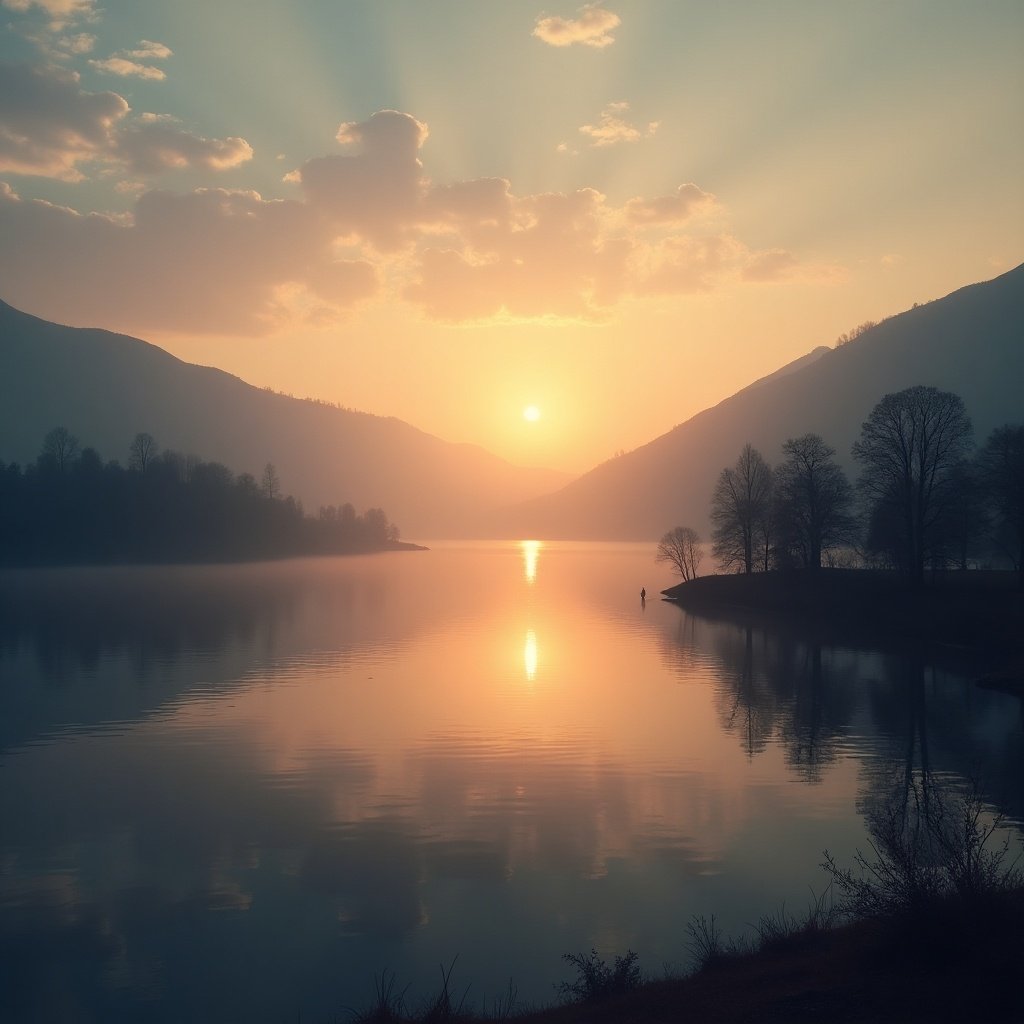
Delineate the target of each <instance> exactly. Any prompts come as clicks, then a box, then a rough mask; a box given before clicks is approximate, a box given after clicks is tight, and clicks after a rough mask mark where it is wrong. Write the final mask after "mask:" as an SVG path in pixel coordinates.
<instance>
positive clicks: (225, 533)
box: [0, 427, 399, 565]
mask: <svg viewBox="0 0 1024 1024" xmlns="http://www.w3.org/2000/svg"><path fill="white" fill-rule="evenodd" d="M398 538H399V531H398V527H397V526H395V525H394V524H393V523H390V522H389V521H388V517H387V516H386V515H385V513H384V511H383V510H382V509H379V508H371V509H369V510H368V511H366V512H364V513H363V514H362V515H359V514H357V513H356V510H355V509H354V508H353V507H352V505H350V504H347V503H346V504H342V505H339V506H334V505H327V506H322V507H321V508H320V509H319V513H318V514H317V515H316V516H309V515H307V514H306V513H305V510H304V508H303V506H302V503H301V502H300V501H296V500H295V499H294V498H293V497H291V496H290V495H288V496H283V495H282V494H281V483H280V479H279V477H278V474H277V470H276V469H275V467H274V466H273V464H272V463H269V462H268V463H267V465H266V466H265V467H264V470H263V474H262V476H261V478H260V480H256V478H255V477H253V476H252V474H250V473H238V474H237V475H236V474H235V473H233V472H232V471H231V470H230V469H228V467H227V466H225V465H223V464H222V463H219V462H204V461H203V460H202V459H200V458H199V457H198V456H195V455H182V454H181V453H179V452H175V451H171V450H164V451H161V450H160V449H159V447H158V445H157V443H156V440H155V438H154V437H153V436H152V435H151V434H148V433H139V434H136V435H135V437H134V438H133V439H132V441H131V443H130V444H129V446H128V464H127V466H126V467H125V466H122V465H121V464H120V463H119V462H117V461H116V460H112V461H109V462H104V461H103V459H102V458H101V457H100V455H99V453H98V452H97V451H96V450H95V449H94V448H90V447H84V448H83V447H82V446H81V445H80V444H79V441H78V439H77V438H76V437H75V436H74V435H73V434H72V433H71V432H70V431H69V430H67V429H66V428H65V427H55V428H54V429H53V430H51V431H50V432H49V433H48V434H47V435H46V437H45V438H44V440H43V445H42V450H41V451H40V453H39V455H38V457H37V458H36V460H35V462H33V463H30V464H28V465H26V466H25V467H24V468H22V467H21V466H19V465H18V464H17V463H10V464H8V465H5V464H4V463H3V462H2V461H0V565H45V564H50V565H65V564H96V563H143V562H164V563H166V562H204V561H240V560H247V559H261V558H282V557H291V556H297V555H324V554H348V553H354V552H362V551H378V550H382V549H385V548H389V547H395V546H396V545H397V544H398Z"/></svg>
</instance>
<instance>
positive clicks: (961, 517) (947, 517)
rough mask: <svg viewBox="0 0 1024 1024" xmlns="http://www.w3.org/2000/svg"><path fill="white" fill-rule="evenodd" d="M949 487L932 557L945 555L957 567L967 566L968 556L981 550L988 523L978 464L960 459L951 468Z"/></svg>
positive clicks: (964, 567) (963, 567)
mask: <svg viewBox="0 0 1024 1024" xmlns="http://www.w3.org/2000/svg"><path fill="white" fill-rule="evenodd" d="M949 487H950V493H949V502H948V503H947V505H946V508H945V512H944V515H943V517H942V521H941V523H940V524H939V527H938V532H939V535H940V542H939V544H940V546H939V549H938V550H937V551H936V554H935V558H939V557H944V558H945V559H947V560H948V561H950V562H952V563H953V564H954V565H956V566H957V567H958V568H959V569H966V568H967V565H968V561H969V559H970V557H971V556H972V555H974V554H977V553H978V551H979V550H980V547H981V543H982V539H983V537H984V534H985V532H986V526H987V523H988V510H987V509H986V507H985V495H984V492H983V490H982V487H981V482H980V475H979V470H978V466H977V465H976V464H975V463H974V462H971V461H969V460H968V459H961V460H960V461H959V462H958V463H957V464H956V465H955V466H953V468H952V469H951V470H950V474H949Z"/></svg>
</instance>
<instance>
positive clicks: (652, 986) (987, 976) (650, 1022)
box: [355, 888, 1024, 1024]
mask: <svg viewBox="0 0 1024 1024" xmlns="http://www.w3.org/2000/svg"><path fill="white" fill-rule="evenodd" d="M706 924H707V922H705V925H706ZM776 924H778V922H776ZM763 926H764V922H762V934H761V939H760V941H759V942H757V943H756V945H757V946H758V948H756V949H751V948H747V949H742V948H741V949H736V948H735V947H733V948H729V945H728V944H727V943H726V944H724V948H722V947H720V948H717V949H709V948H708V945H707V940H708V936H707V932H706V931H705V932H704V933H703V935H702V936H701V938H702V940H703V942H704V945H703V946H702V948H700V949H698V950H697V951H696V952H697V954H698V959H700V960H701V961H702V966H701V967H700V968H699V969H698V970H697V971H696V972H695V973H693V974H691V975H690V976H688V977H685V978H673V977H667V978H662V979H659V980H651V981H646V982H642V983H640V984H639V985H638V986H636V987H633V988H630V989H629V990H628V991H621V992H613V993H611V994H608V995H605V996H604V997H600V998H595V999H586V998H584V999H579V1000H577V1001H574V1002H571V1003H568V1004H563V1005H558V1006H552V1007H549V1008H546V1009H542V1010H534V1011H521V1010H519V1009H518V1008H517V1007H516V1006H515V1003H514V1001H512V1002H511V1004H510V1002H509V1000H508V998H507V997H506V998H505V999H504V1000H502V999H497V1000H495V1001H494V1003H493V1004H492V1005H490V1006H486V1007H484V1008H483V1010H482V1011H481V1010H480V1009H477V1010H469V1011H467V1009H466V1006H467V1005H468V1004H470V1003H472V989H470V990H469V992H468V993H467V992H466V983H465V982H464V981H463V983H462V984H461V985H460V980H459V979H458V977H457V970H455V971H454V972H453V974H452V976H450V977H449V978H448V986H447V988H444V987H443V986H442V987H441V989H440V991H439V993H438V994H437V995H435V996H434V997H432V998H431V999H428V1000H425V1001H424V1002H423V1004H422V1005H420V1006H419V1007H417V1008H412V1009H410V1008H409V1007H408V1006H407V1005H406V1001H407V1000H409V996H408V994H407V993H405V994H402V993H400V992H399V991H398V988H397V986H395V987H392V988H391V989H390V991H389V996H390V1002H389V1001H387V1000H382V1002H381V1004H380V1005H378V1006H376V1007H374V1008H370V1009H368V1010H366V1011H365V1012H364V1013H363V1014H361V1015H358V1016H357V1017H356V1018H355V1019H356V1020H358V1021H361V1022H365V1024H369V1022H385V1021H387V1022H395V1024H398V1022H413V1021H416V1022H432V1021H436V1022H440V1021H449V1022H460V1024H479V1022H483V1021H493V1020H511V1021H520V1022H522V1024H584V1022H587V1024H670V1022H671V1024H677V1022H693V1024H754V1022H757V1024H761V1022H779V1024H812V1022H814V1024H821V1022H828V1024H987V1022H992V1024H995V1022H1000V1024H1012V1022H1019V1021H1022V1020H1024V944H1022V943H1021V936H1022V935H1024V890H1022V889H1020V888H1017V889H1015V890H1013V891H1010V892H1006V893H1003V894H1001V895H999V896H998V897H992V898H986V899H984V900H966V901H965V900H958V899H950V900H946V901H943V902H942V903H940V904H937V905H934V906H931V907H929V908H927V909H921V910H917V911H910V910H908V911H905V912H903V913H901V914H898V915H892V916H888V917H885V918H883V919H874V920H860V921H854V922H852V923H849V924H846V925H842V926H840V927H823V926H821V923H820V922H819V921H817V920H809V921H805V922H804V923H802V924H801V925H799V926H792V927H790V928H785V927H783V928H780V929H778V930H777V931H775V932H773V929H772V928H770V927H769V928H768V929H767V930H765V929H764V927H763ZM456 967H457V965H456ZM580 977H581V978H582V975H581V976H580ZM409 1001H410V1002H413V1001H412V1000H409Z"/></svg>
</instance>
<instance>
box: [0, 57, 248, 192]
mask: <svg viewBox="0 0 1024 1024" xmlns="http://www.w3.org/2000/svg"><path fill="white" fill-rule="evenodd" d="M128 115H129V107H128V103H127V102H126V101H125V99H124V98H123V97H121V96H119V95H118V94H117V93H114V92H100V93H92V92H86V91H85V90H83V89H82V88H81V85H80V84H79V78H78V75H77V74H75V73H74V72H71V71H68V70H66V69H63V68H57V67H52V66H51V67H33V66H29V65H25V64H3V63H0V171H7V172H9V173H15V174H32V175H39V176H43V177H49V178H59V179H63V180H65V181H81V180H82V178H83V173H82V171H81V169H80V166H79V165H83V164H90V163H97V164H114V165H118V166H121V167H124V168H126V169H128V170H129V171H131V172H133V173H136V174H156V173H159V172H161V171H165V170H168V169H171V168H181V167H200V168H204V169H206V170H213V171H220V170H225V169H227V168H231V167H236V166H238V165H239V164H241V163H244V162H245V161H247V160H249V159H251V158H252V148H251V147H250V145H249V143H248V142H246V141H245V140H244V139H240V138H227V139H207V138H203V137H202V136H199V135H194V134H192V133H190V132H187V131H185V130H183V129H181V128H177V127H174V122H173V119H172V118H168V117H167V116H166V115H160V114H148V113H145V114H141V115H139V117H137V118H134V119H132V118H130V117H129V116H128Z"/></svg>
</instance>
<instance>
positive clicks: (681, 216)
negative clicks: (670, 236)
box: [626, 183, 718, 225]
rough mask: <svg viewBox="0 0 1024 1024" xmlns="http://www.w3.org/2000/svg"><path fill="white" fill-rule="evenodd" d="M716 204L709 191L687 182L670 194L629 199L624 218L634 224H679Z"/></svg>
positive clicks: (712, 207)
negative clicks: (651, 197)
mask: <svg viewBox="0 0 1024 1024" xmlns="http://www.w3.org/2000/svg"><path fill="white" fill-rule="evenodd" d="M717 206H718V200H717V199H716V198H715V197H714V196H713V195H712V194H711V193H710V192H705V191H704V190H703V189H701V188H698V187H697V186H696V185H694V184H692V183H687V184H685V185H680V186H679V187H678V188H677V189H676V191H675V193H674V194H672V195H670V196H656V197H655V198H653V199H643V198H639V197H638V198H636V199H630V200H629V202H627V203H626V218H627V220H628V221H629V222H630V223H631V224H636V225H648V224H650V225H654V224H680V223H682V222H683V221H686V220H689V219H690V218H691V217H693V216H694V215H696V214H698V213H704V212H707V211H709V210H713V209H715V208H716V207H717Z"/></svg>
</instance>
